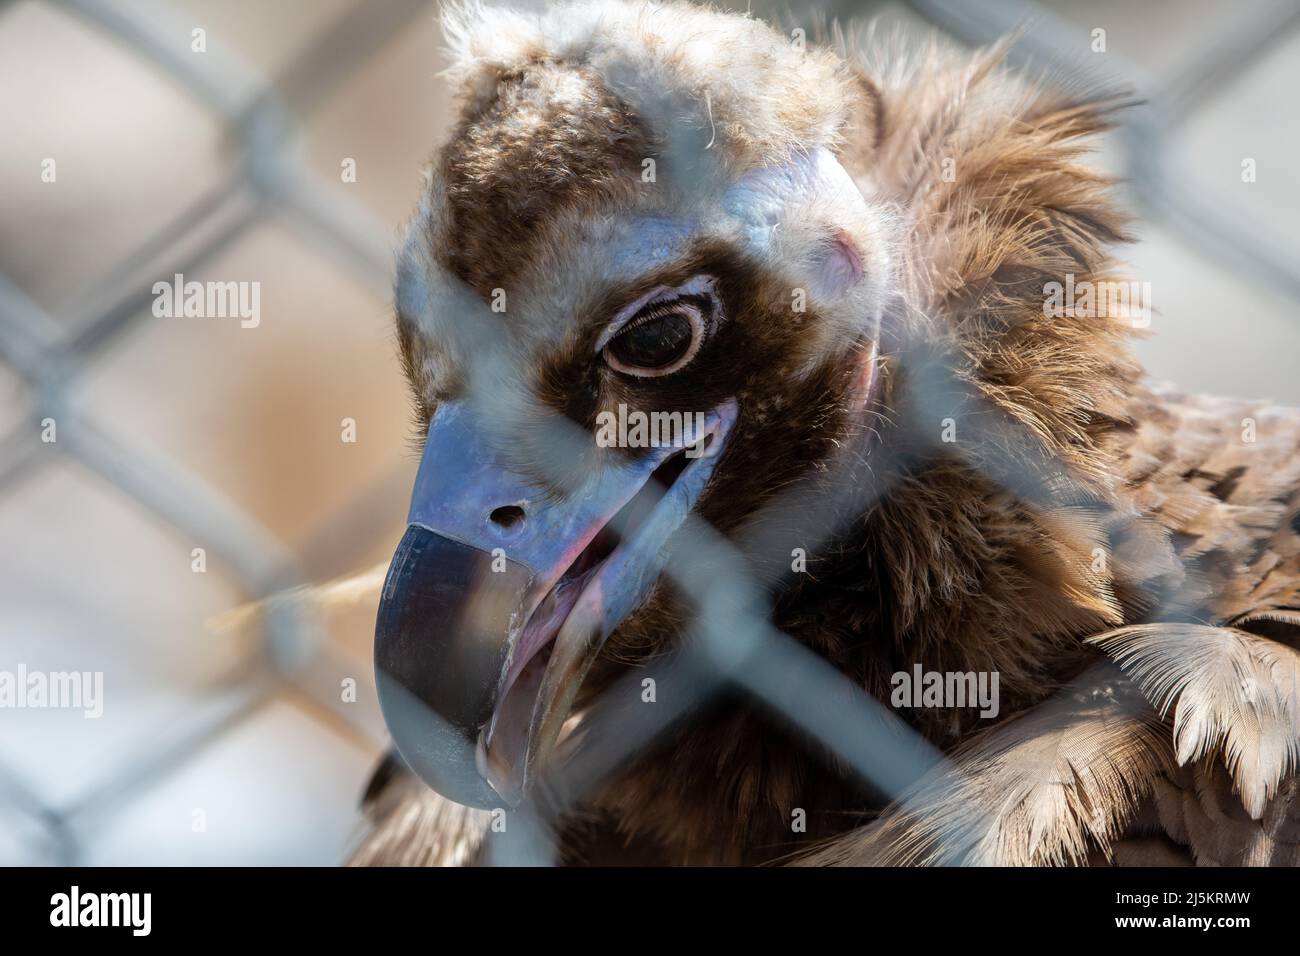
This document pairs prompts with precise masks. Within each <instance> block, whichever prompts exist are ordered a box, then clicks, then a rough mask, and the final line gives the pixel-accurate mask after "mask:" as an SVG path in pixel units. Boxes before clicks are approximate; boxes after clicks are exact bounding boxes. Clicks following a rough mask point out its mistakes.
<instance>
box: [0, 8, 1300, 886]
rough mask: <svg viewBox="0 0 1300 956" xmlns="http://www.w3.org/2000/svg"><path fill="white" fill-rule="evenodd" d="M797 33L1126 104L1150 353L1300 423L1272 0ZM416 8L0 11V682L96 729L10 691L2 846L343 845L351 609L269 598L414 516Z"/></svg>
mask: <svg viewBox="0 0 1300 956" xmlns="http://www.w3.org/2000/svg"><path fill="white" fill-rule="evenodd" d="M515 5H517V6H526V5H527V4H525V3H516V4H515ZM733 5H734V4H733ZM734 6H738V7H739V8H741V9H744V8H745V6H746V5H745V4H743V3H742V4H739V5H734ZM749 6H750V8H751V9H752V10H753V12H754V13H755V14H756V15H758V16H763V17H769V16H771V15H772V14H773V13H774V12H775V8H774V5H769V4H765V3H760V2H757V0H756V2H754V3H753V4H750V5H749ZM780 9H781V10H783V11H784V10H786V9H787V8H786V7H785V5H782V7H781V8H780ZM819 14H820V15H822V16H825V17H839V18H841V19H852V18H859V17H861V18H871V17H875V18H877V19H878V20H879V21H880V22H881V24H882V26H884V27H887V28H889V29H897V30H901V31H903V32H904V33H905V34H907V35H909V36H915V37H916V38H917V40H918V41H920V40H921V39H923V38H924V37H925V35H926V34H927V33H929V32H931V31H935V30H937V31H939V32H941V33H943V34H946V35H947V36H949V37H950V38H952V40H953V41H954V42H956V43H959V44H964V45H977V44H981V43H985V42H988V41H990V40H992V39H994V38H995V37H997V36H999V35H1001V34H1003V33H1005V32H1007V31H1009V30H1011V29H1013V28H1015V27H1016V26H1018V25H1021V24H1024V23H1026V22H1027V23H1028V24H1029V26H1028V29H1027V31H1026V33H1025V35H1024V37H1023V39H1022V40H1021V42H1020V43H1019V44H1018V45H1017V47H1016V50H1015V53H1014V56H1013V63H1014V64H1015V65H1016V66H1017V68H1022V69H1027V70H1030V71H1038V70H1043V69H1047V68H1050V67H1053V66H1056V65H1062V64H1063V65H1066V66H1068V67H1069V68H1071V69H1083V70H1087V71H1089V72H1091V73H1093V74H1097V75H1100V76H1103V77H1109V78H1112V79H1116V80H1119V81H1122V82H1126V83H1128V84H1129V85H1131V86H1133V87H1134V88H1136V90H1137V91H1138V93H1139V94H1140V95H1141V96H1143V97H1144V98H1145V99H1146V104H1145V105H1144V106H1142V107H1140V108H1137V109H1135V110H1133V111H1131V112H1130V113H1129V115H1128V116H1127V118H1126V123H1125V125H1124V126H1123V127H1122V128H1120V129H1118V130H1116V131H1115V132H1113V133H1111V134H1109V135H1108V136H1107V138H1106V140H1105V142H1104V143H1103V144H1102V147H1101V150H1100V151H1099V154H1098V157H1097V162H1098V164H1099V165H1100V166H1101V167H1102V168H1104V169H1106V170H1107V171H1109V172H1111V173H1113V174H1114V175H1116V176H1118V177H1121V178H1122V179H1124V180H1125V184H1124V186H1123V189H1124V190H1125V192H1126V195H1127V200H1128V202H1129V204H1130V206H1131V208H1132V209H1133V210H1134V212H1135V214H1136V217H1137V222H1136V223H1135V231H1136V232H1137V234H1138V236H1139V238H1140V241H1139V242H1138V244H1137V245H1136V246H1134V247H1132V248H1130V249H1128V250H1125V252H1124V255H1125V257H1126V259H1127V260H1128V262H1129V263H1130V264H1131V266H1132V274H1133V276H1134V278H1136V279H1139V280H1141V281H1145V282H1149V283H1150V284H1151V285H1150V288H1151V296H1152V305H1153V307H1154V312H1155V316H1154V320H1153V323H1152V330H1151V331H1152V333H1153V334H1152V336H1151V338H1150V339H1148V340H1146V341H1144V342H1143V343H1141V344H1140V346H1139V354H1140V356H1141V357H1142V358H1143V359H1144V361H1146V363H1147V366H1148V368H1149V370H1150V371H1151V373H1152V375H1153V376H1154V377H1156V378H1159V379H1170V380H1174V381H1176V382H1178V383H1179V384H1181V385H1182V386H1185V387H1186V388H1188V389H1194V390H1204V391H1212V392H1217V393H1220V394H1233V395H1240V396H1244V397H1253V398H1273V399H1276V400H1278V401H1282V402H1287V403H1292V404H1300V374H1297V367H1298V366H1300V314H1298V310H1297V301H1298V300H1300V256H1297V250H1300V215H1297V213H1300V177H1297V176H1295V174H1294V168H1295V157H1296V155H1297V150H1300V110H1297V109H1296V107H1295V92H1294V91H1295V90H1296V89H1300V5H1298V4H1296V3H1294V0H1284V2H1275V0H1237V2H1235V3H1233V4H1231V5H1224V4H1220V3H1215V2H1213V0H1148V2H1144V3H1133V2H1131V0H1097V2H1079V0H1043V2H1039V3H1033V2H1023V0H983V2H972V0H912V2H906V3H904V2H890V3H871V2H852V0H846V2H828V3H814V4H801V5H800V6H799V8H798V9H797V11H796V12H794V13H792V14H787V16H789V17H790V18H791V22H792V23H793V24H795V25H798V24H800V23H806V24H807V25H808V26H809V28H810V29H809V32H811V26H812V24H813V23H814V22H815V17H816V16H817V15H819ZM436 18H437V4H436V3H430V2H415V0H275V2H269V3H268V2H264V0H174V2H170V3H163V2H157V0H45V2H42V0H23V2H0V671H10V672H13V671H16V670H17V669H18V668H19V667H20V666H22V667H25V668H26V669H27V670H28V671H44V672H58V671H83V672H84V671H92V672H93V671H100V672H102V673H103V675H104V710H103V716H102V717H100V718H99V719H86V718H84V717H83V716H82V713H81V712H80V711H78V710H58V709H35V710H33V709H21V710H20V709H0V864H40V863H76V864H91V865H94V864H141V863H150V864H200V865H202V864H218V865H219V864H235V863H251V864H319V865H331V864H335V863H338V862H341V861H342V860H343V859H344V858H345V857H346V855H347V851H348V848H349V847H350V845H351V843H352V841H353V840H354V839H355V837H356V836H357V834H358V833H359V832H360V827H361V821H360V819H359V814H358V812H357V805H358V801H359V798H360V794H361V792H362V790H363V788H364V785H365V782H366V778H367V775H368V773H369V770H370V768H371V767H372V766H373V763H374V761H375V759H376V758H377V756H378V754H379V753H380V752H381V750H382V749H383V747H384V745H385V733H384V729H383V724H382V721H381V720H380V718H379V715H378V710H377V707H376V705H375V701H374V694H373V687H372V683H371V680H372V679H371V668H370V639H371V631H372V627H373V607H370V606H366V605H365V603H364V602H352V601H350V600H349V598H348V591H347V589H346V588H341V589H337V588H336V589H335V590H334V591H331V592H330V593H331V594H332V595H333V597H334V598H335V599H336V600H334V601H333V602H332V603H331V605H330V607H329V608H322V607H319V606H317V604H316V602H315V601H314V600H313V599H312V597H311V595H310V594H305V593H304V592H302V591H300V590H295V589H296V588H300V587H301V586H302V585H304V584H308V583H316V582H322V581H330V580H332V579H336V578H340V577H344V576H347V575H349V574H351V573H353V572H356V571H359V570H363V569H366V568H369V567H371V566H375V565H376V564H378V563H381V562H383V561H385V560H386V559H387V557H388V556H389V555H390V553H391V551H392V548H393V547H394V545H395V544H396V541H397V539H398V538H399V537H400V534H401V530H402V526H403V522H404V517H405V510H406V503H407V502H406V499H407V494H408V490H409V488H410V483H411V480H412V478H413V477H414V470H415V465H416V459H415V456H414V454H413V452H412V450H411V447H412V446H411V444H410V441H409V439H411V438H412V437H413V436H412V428H411V418H410V414H409V411H408V407H407V401H406V394H405V386H404V384H403V382H402V379H401V375H400V371H399V367H398V363H397V360H396V351H395V347H394V342H393V336H392V333H391V329H390V293H389V273H390V269H391V262H392V252H391V250H392V247H393V245H394V241H395V238H396V236H397V235H398V233H399V230H400V227H401V224H402V223H403V221H404V219H405V217H406V216H407V214H408V212H409V211H410V210H411V209H412V208H413V206H414V204H415V202H416V200H417V198H418V195H419V189H420V178H419V169H420V166H421V165H422V163H423V162H425V161H426V159H427V158H428V157H429V156H430V154H431V153H432V151H433V149H434V147H435V146H436V145H437V144H438V143H439V141H440V139H441V137H442V136H443V134H444V131H445V130H446V128H447V126H448V124H449V121H450V109H451V103H450V100H449V94H448V90H447V88H446V85H445V83H444V81H443V80H442V79H441V78H440V77H439V75H438V74H439V71H440V70H441V68H442V66H443V62H442V58H441V54H440V45H441V36H440V31H439V29H438V27H437V19H436ZM196 30H198V31H202V32H201V34H196V33H195V31H196ZM1099 30H1100V31H1104V33H1101V34H1099V33H1098V32H1097V31H1099ZM200 37H201V40H202V42H201V44H200V42H199V38H200ZM1099 40H1100V41H1101V46H1102V48H1101V49H1098V46H1099ZM199 45H202V46H203V49H202V50H198V49H196V47H197V46H199ZM51 159H52V160H53V161H54V163H53V165H51V164H49V162H48V161H49V160H51ZM1247 161H1250V162H1247ZM1247 168H1249V170H1251V171H1252V173H1253V176H1252V175H1245V176H1244V175H1243V171H1244V170H1246V169H1247ZM351 170H354V171H355V176H351V175H349V171H351ZM51 172H52V173H53V176H52V177H51V176H50V173H51ZM51 178H52V181H50V180H51ZM176 273H182V274H183V275H184V276H185V279H186V281H195V280H197V281H200V282H204V281H209V280H212V281H221V282H226V281H239V282H258V283H260V290H261V293H260V294H261V302H260V307H261V308H260V323H259V324H258V326H257V327H256V328H241V325H240V322H239V321H238V320H237V319H229V318H227V319H196V318H191V319H179V318H158V317H155V316H154V314H153V312H152V305H153V299H154V295H153V291H152V287H153V284H154V283H155V282H158V281H170V280H171V278H172V277H173V275H175V274H176ZM348 421H350V422H352V423H353V424H352V426H351V430H352V435H353V437H354V438H355V440H354V441H348V440H346V438H348V437H349V435H348V434H347V432H348V429H349V426H348V424H347V422H348ZM51 422H52V423H53V424H54V431H53V432H52V433H51V430H50V428H49V425H50V423H51ZM51 437H53V438H54V440H53V441H50V440H49V439H50V438H51ZM268 596H274V597H273V598H272V600H271V602H270V604H269V605H268V606H267V608H266V609H265V610H264V611H262V612H257V613H254V612H247V611H245V612H240V611H238V610H236V611H235V613H234V614H231V613H230V612H231V611H232V609H239V608H241V607H243V606H246V605H247V604H248V603H249V602H251V601H255V600H257V599H260V598H265V597H268ZM353 687H354V688H355V690H354V691H353V690H352V688H353Z"/></svg>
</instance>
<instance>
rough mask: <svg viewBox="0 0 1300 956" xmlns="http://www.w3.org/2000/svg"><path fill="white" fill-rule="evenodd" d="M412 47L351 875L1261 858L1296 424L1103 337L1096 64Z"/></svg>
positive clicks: (475, 11)
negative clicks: (435, 75)
mask: <svg viewBox="0 0 1300 956" xmlns="http://www.w3.org/2000/svg"><path fill="white" fill-rule="evenodd" d="M445 30H446V34H447V37H448V43H449V46H450V49H451V56H452V62H453V65H452V66H451V67H450V69H449V73H448V75H449V77H450V80H451V82H452V83H453V84H454V85H455V89H456V90H457V92H458V103H459V115H458V118H457V119H456V121H455V122H454V124H453V127H452V129H451V131H450V134H449V136H448V138H447V141H446V143H445V144H444V145H443V146H442V147H441V149H440V151H439V152H438V153H437V154H436V155H435V157H434V159H433V160H432V162H431V163H430V164H429V166H428V168H427V171H426V174H425V180H424V186H423V191H422V198H421V200H420V203H419V206H418V209H417V210H416V212H415V214H414V217H413V219H412V221H411V224H410V226H409V230H408V231H407V233H406V234H405V238H404V239H403V240H402V242H401V244H400V247H399V251H398V255H397V265H396V277H395V312H396V337H397V343H398V346H399V349H400V355H401V359H402V364H403V368H404V372H405V375H406V377H407V378H408V380H409V384H410V388H411V391H412V395H413V404H414V410H415V412H414V414H415V418H416V420H417V427H418V432H419V443H420V449H421V451H420V454H421V456H422V457H421V462H420V467H419V471H418V475H417V477H416V479H415V484H414V489H413V492H412V496H411V502H410V511H409V520H408V525H407V528H406V531H405V534H404V536H403V537H402V539H401V542H400V544H399V545H398V547H397V552H396V554H395V556H394V557H393V560H392V562H391V565H390V566H389V569H388V572H387V576H386V578H384V580H383V584H382V590H380V589H378V588H376V591H377V595H376V596H377V598H378V613H377V619H376V630H375V644H374V659H375V672H376V683H377V691H378V696H379V703H380V706H381V708H382V711H383V714H384V718H385V721H386V723H387V725H388V728H389V730H390V731H391V733H392V736H393V741H394V746H395V749H394V751H393V752H392V753H391V754H390V756H389V757H387V758H386V759H385V761H384V762H383V764H382V765H381V767H380V768H379V770H378V771H377V772H376V774H375V775H374V778H373V780H372V781H371V784H370V786H369V788H368V790H367V794H366V796H365V798H364V805H365V808H366V812H367V817H368V831H367V833H366V834H364V835H363V836H362V837H361V839H360V842H359V845H358V846H357V848H356V849H355V852H354V855H353V856H352V863H354V864H357V865H479V864H492V863H501V862H518V861H521V860H531V859H543V860H552V861H558V862H562V863H565V864H575V865H581V864H619V863H628V864H656V865H751V864H780V865H929V864H937V865H952V864H963V865H964V864H995V865H1027V866H1037V865H1112V866H1114V865H1131V864H1136V865H1142V864H1162V865H1164V864H1168V865H1175V864H1198V865H1243V864H1273V865H1277V864H1296V863H1297V862H1300V784H1298V783H1297V764H1296V761H1297V753H1298V749H1300V719H1298V715H1297V707H1296V687H1297V674H1298V673H1300V411H1297V410H1292V409H1286V408H1280V407H1277V406H1275V405H1272V404H1269V403H1267V402H1262V401H1245V400H1231V399H1220V398H1213V397H1207V396H1203V395H1198V394H1188V393H1185V392H1181V391H1178V390H1177V389H1175V388H1173V387H1171V386H1167V385H1160V384H1156V383H1153V382H1150V381H1148V380H1147V378H1146V377H1145V376H1144V374H1143V371H1142V369H1141V368H1140V367H1139V365H1138V364H1137V363H1136V362H1135V360H1134V358H1133V357H1132V355H1131V353H1130V349H1129V345H1130V342H1131V341H1132V339H1133V337H1134V336H1135V335H1140V334H1144V333H1143V329H1144V328H1145V327H1146V326H1147V325H1148V324H1149V315H1150V312H1149V302H1142V301H1134V298H1136V299H1139V300H1140V299H1142V296H1141V294H1140V292H1141V289H1140V284H1134V283H1133V282H1132V278H1133V277H1131V276H1129V275H1128V274H1127V273H1126V272H1125V271H1124V269H1123V268H1122V267H1121V266H1120V265H1119V264H1118V262H1117V260H1116V259H1114V258H1113V256H1114V255H1115V251H1116V249H1117V248H1119V247H1120V246H1121V245H1122V244H1123V243H1124V242H1126V241H1128V240H1129V235H1130V234H1129V229H1130V226H1129V222H1128V219H1127V217H1126V216H1125V214H1124V212H1123V210H1122V209H1121V208H1119V206H1118V204H1117V200H1116V198H1115V197H1114V195H1113V194H1112V192H1113V190H1112V183H1111V181H1110V180H1108V179H1107V178H1106V177H1105V176H1103V175H1101V174H1099V173H1098V172H1096V171H1094V170H1093V169H1091V168H1090V167H1089V166H1088V165H1087V158H1088V153H1089V151H1090V149H1091V148H1092V143H1093V139H1094V137H1095V134H1098V133H1099V132H1101V131H1104V130H1105V129H1107V128H1108V126H1109V125H1110V124H1112V123H1113V122H1115V118H1116V115H1117V111H1120V110H1122V109H1124V108H1125V107H1126V106H1127V105H1129V104H1130V102H1131V101H1130V99H1129V97H1128V95H1127V94H1126V93H1125V92H1124V91H1123V90H1114V89H1109V88H1105V87H1104V86H1101V85H1098V84H1095V83H1090V82H1088V81H1085V80H1081V79H1078V78H1070V77H1057V78H1053V77H1044V78H1043V79H1041V80H1034V79H1032V78H1029V77H1026V76H1025V75H1023V74H1022V73H1019V72H1016V71H1012V70H1011V69H1009V68H1008V67H1007V66H1006V65H1005V63H1004V61H1005V58H1006V54H1007V51H1008V48H1009V46H1010V41H1006V42H1003V43H1000V44H997V45H995V46H993V47H990V48H987V49H982V50H978V51H974V52H969V51H959V50H955V49H949V48H948V47H946V46H945V45H943V44H942V43H939V42H932V43H930V44H928V45H925V46H922V47H920V48H919V49H918V48H916V47H915V46H912V47H911V48H909V47H907V46H906V45H904V44H903V43H902V42H901V41H899V40H897V39H890V38H885V37H879V36H877V35H876V34H875V33H874V32H873V31H871V30H855V29H845V28H841V27H839V26H832V27H829V28H824V29H820V30H819V31H816V33H817V36H816V42H814V40H813V39H812V38H810V39H808V40H805V39H804V34H803V31H799V30H795V31H792V32H791V33H790V34H786V33H783V32H781V31H779V30H778V29H776V28H775V27H772V26H769V25H768V24H766V23H764V22H762V21H760V20H757V19H754V18H752V17H750V16H747V15H741V14H736V13H727V12H720V11H718V10H715V9H711V8H706V7H700V6H695V5H690V4H685V3H677V2H666V3H658V2H644V0H630V2H614V0H601V2H597V3H577V4H571V5H561V6H555V7H552V8H549V9H547V10H544V11H541V12H537V11H533V12H528V13H524V12H518V11H513V10H508V9H493V8H484V7H483V6H482V5H479V4H474V5H467V6H457V7H454V8H452V9H451V10H450V11H449V12H447V13H446V14H445ZM1135 290H1136V292H1137V294H1136V296H1135V295H1131V294H1130V293H1134V291H1135ZM647 421H650V422H652V423H654V424H659V425H662V426H663V428H662V429H660V430H659V431H661V432H662V434H658V435H656V434H655V431H656V430H655V429H647V428H646V427H644V423H645V422H647ZM638 423H640V424H638ZM648 436H649V437H648ZM963 691H966V693H963ZM976 697H978V698H979V700H978V701H977V700H975V699H974V698H976ZM530 848H532V849H530ZM538 848H540V849H538ZM529 853H532V854H533V856H529Z"/></svg>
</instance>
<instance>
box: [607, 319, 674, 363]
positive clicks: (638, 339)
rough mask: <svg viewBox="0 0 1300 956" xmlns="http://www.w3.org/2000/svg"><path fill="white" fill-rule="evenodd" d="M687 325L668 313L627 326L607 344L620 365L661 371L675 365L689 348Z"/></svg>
mask: <svg viewBox="0 0 1300 956" xmlns="http://www.w3.org/2000/svg"><path fill="white" fill-rule="evenodd" d="M691 335H692V328H691V321H690V319H688V318H686V316H684V315H682V314H681V313H679V312H669V313H668V314H667V315H661V316H658V317H656V318H653V319H648V320H646V321H644V322H639V323H637V324H635V325H632V326H630V327H629V328H627V329H626V330H624V331H623V332H620V333H619V335H618V336H617V337H616V338H615V339H614V341H613V342H611V343H610V344H609V349H610V351H611V352H613V353H614V356H615V357H616V358H617V359H618V360H619V361H620V362H622V363H623V364H624V365H632V366H636V367H637V368H647V369H654V368H663V367H664V366H666V365H671V364H672V363H673V362H675V361H677V360H678V359H679V358H681V357H682V356H683V355H685V354H686V352H687V351H688V350H689V349H690V347H691Z"/></svg>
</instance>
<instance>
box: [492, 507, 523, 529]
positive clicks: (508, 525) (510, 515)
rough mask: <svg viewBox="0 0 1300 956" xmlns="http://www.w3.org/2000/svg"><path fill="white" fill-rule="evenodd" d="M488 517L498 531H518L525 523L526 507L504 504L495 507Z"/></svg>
mask: <svg viewBox="0 0 1300 956" xmlns="http://www.w3.org/2000/svg"><path fill="white" fill-rule="evenodd" d="M488 519H489V520H491V522H492V523H493V524H494V525H496V527H497V530H498V531H518V530H520V529H521V528H522V527H523V525H524V509H523V508H520V507H519V506H518V505H503V506H502V507H500V508H494V509H493V510H492V513H491V514H490V515H488Z"/></svg>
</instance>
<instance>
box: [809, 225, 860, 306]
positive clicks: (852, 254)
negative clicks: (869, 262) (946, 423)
mask: <svg viewBox="0 0 1300 956" xmlns="http://www.w3.org/2000/svg"><path fill="white" fill-rule="evenodd" d="M813 269H814V275H815V276H816V282H817V291H818V293H819V294H820V295H821V296H822V297H823V298H827V299H838V298H839V297H840V296H842V295H844V293H846V292H848V291H849V289H851V288H852V287H853V286H855V285H857V284H858V282H860V281H861V280H862V276H863V274H864V271H865V270H864V268H863V265H862V253H861V251H860V250H859V249H858V246H857V243H856V242H855V241H854V240H853V237H852V236H850V235H849V233H848V231H847V230H845V229H840V228H836V229H832V230H831V231H830V232H829V233H828V234H827V235H826V236H825V238H823V239H822V241H821V242H820V243H819V244H818V248H817V251H816V253H815V255H814V257H813Z"/></svg>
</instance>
